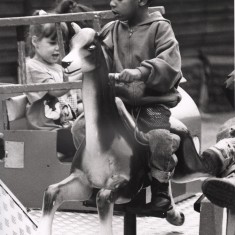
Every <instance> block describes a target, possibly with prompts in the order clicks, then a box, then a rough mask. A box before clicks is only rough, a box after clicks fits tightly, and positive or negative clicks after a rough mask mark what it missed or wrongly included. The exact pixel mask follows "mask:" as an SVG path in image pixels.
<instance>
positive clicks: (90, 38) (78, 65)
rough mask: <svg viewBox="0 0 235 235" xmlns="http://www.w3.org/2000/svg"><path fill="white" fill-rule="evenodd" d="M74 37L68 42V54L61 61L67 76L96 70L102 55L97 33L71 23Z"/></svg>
mask: <svg viewBox="0 0 235 235" xmlns="http://www.w3.org/2000/svg"><path fill="white" fill-rule="evenodd" d="M72 26H73V28H74V31H75V35H74V36H73V38H72V39H71V42H70V52H69V54H68V55H67V56H65V57H64V58H63V60H62V66H63V68H64V69H65V73H66V74H67V75H73V76H75V75H76V74H79V73H87V72H91V71H93V70H94V69H95V68H97V66H98V64H99V61H98V59H97V58H100V56H101V55H102V53H101V52H102V49H101V45H100V43H99V37H98V34H97V32H95V30H93V29H91V28H83V29H82V28H80V27H79V26H78V25H77V24H76V23H72Z"/></svg>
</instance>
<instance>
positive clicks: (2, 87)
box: [0, 6, 165, 132]
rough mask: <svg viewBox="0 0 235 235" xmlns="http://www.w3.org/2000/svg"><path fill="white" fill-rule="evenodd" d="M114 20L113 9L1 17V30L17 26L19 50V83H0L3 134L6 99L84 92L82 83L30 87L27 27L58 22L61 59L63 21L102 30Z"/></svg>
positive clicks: (156, 9)
mask: <svg viewBox="0 0 235 235" xmlns="http://www.w3.org/2000/svg"><path fill="white" fill-rule="evenodd" d="M149 11H150V12H154V11H160V12H161V13H162V14H164V13H165V9H164V7H162V6H158V7H150V8H149ZM113 19H114V14H113V13H112V11H110V10H106V11H91V12H81V13H69V14H48V15H41V16H24V17H10V18H0V27H15V28H16V38H17V47H18V66H19V68H18V84H8V83H0V110H1V111H2V112H1V114H0V132H2V131H3V130H4V126H5V125H6V124H5V122H6V111H5V108H4V104H3V102H2V101H4V100H5V99H7V98H9V97H11V96H16V95H18V94H22V93H24V92H35V91H50V90H56V89H57V90H59V89H60V90H61V89H81V82H68V81H66V80H65V81H64V82H62V83H53V84H43V83H38V84H27V77H26V65H25V58H26V54H25V32H26V26H29V25H33V24H45V23H55V24H56V30H57V38H58V44H59V48H60V54H61V57H64V55H65V51H64V43H63V37H62V30H61V27H60V23H61V22H73V21H76V22H79V21H84V20H87V21H92V22H93V28H94V29H95V30H97V31H99V30H100V29H101V27H102V24H103V23H104V22H105V23H106V22H107V21H109V20H113Z"/></svg>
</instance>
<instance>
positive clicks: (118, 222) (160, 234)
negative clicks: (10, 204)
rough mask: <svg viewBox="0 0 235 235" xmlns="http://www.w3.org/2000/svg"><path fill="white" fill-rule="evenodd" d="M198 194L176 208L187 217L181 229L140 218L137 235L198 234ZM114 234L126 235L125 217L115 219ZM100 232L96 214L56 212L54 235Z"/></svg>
mask: <svg viewBox="0 0 235 235" xmlns="http://www.w3.org/2000/svg"><path fill="white" fill-rule="evenodd" d="M198 197H199V195H195V196H192V197H190V198H187V199H185V200H183V201H181V202H179V203H177V207H178V209H179V210H180V211H182V212H183V213H184V215H185V223H184V224H183V225H182V226H179V227H178V226H173V225H170V224H169V223H168V222H167V221H166V220H165V219H161V218H155V217H137V234H138V235H179V234H180V235H198V234H199V219H200V214H199V213H197V212H196V211H194V209H193V204H194V202H195V201H196V200H197V198H198ZM29 214H30V215H31V217H32V218H33V219H34V220H35V221H36V222H37V221H38V220H39V218H40V214H41V212H40V211H38V210H32V211H30V212H29ZM113 231H114V234H115V235H123V216H121V215H115V216H114V219H113ZM98 233H99V221H98V215H97V214H94V213H92V214H91V213H74V212H56V214H55V218H54V222H53V235H77V234H82V235H94V234H98Z"/></svg>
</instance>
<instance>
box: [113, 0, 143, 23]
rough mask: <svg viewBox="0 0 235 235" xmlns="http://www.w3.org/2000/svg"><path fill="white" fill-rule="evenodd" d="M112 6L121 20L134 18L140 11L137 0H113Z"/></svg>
mask: <svg viewBox="0 0 235 235" xmlns="http://www.w3.org/2000/svg"><path fill="white" fill-rule="evenodd" d="M110 7H111V10H112V12H113V13H114V15H116V17H117V18H118V19H119V20H123V21H130V20H133V19H134V18H135V16H136V14H137V12H138V7H139V3H138V1H137V0H111V1H110Z"/></svg>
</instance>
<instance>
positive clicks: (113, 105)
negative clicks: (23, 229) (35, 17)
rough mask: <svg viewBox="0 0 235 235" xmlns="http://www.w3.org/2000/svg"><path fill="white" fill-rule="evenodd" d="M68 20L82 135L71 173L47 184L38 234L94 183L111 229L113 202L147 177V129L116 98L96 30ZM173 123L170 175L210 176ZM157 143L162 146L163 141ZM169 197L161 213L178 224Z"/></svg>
mask: <svg viewBox="0 0 235 235" xmlns="http://www.w3.org/2000/svg"><path fill="white" fill-rule="evenodd" d="M72 25H73V28H74V30H75V32H76V34H75V35H74V37H73V38H72V40H71V51H70V53H69V54H68V55H67V56H66V57H65V58H64V59H63V60H62V65H63V67H64V68H66V72H67V73H69V74H73V75H75V74H79V73H81V72H82V73H83V76H82V94H83V104H84V114H85V123H86V133H85V134H86V135H85V141H84V142H83V143H82V144H81V145H80V148H79V149H77V152H76V154H75V156H74V159H73V162H72V166H71V171H70V175H69V176H68V177H67V178H66V179H64V180H63V181H61V182H59V183H56V184H53V185H50V186H49V187H48V188H47V189H46V191H45V193H44V199H43V207H42V218H41V221H40V223H39V227H38V231H37V234H40V235H51V234H52V222H53V216H54V213H55V211H56V210H57V209H58V207H59V206H60V205H61V204H62V203H63V202H64V201H69V200H77V201H86V200H88V199H90V197H91V195H92V193H93V191H94V189H98V190H99V191H98V193H97V195H96V204H97V210H98V214H99V221H100V234H102V235H111V234H113V233H112V215H113V211H114V204H123V203H127V202H129V201H131V199H133V198H134V197H135V195H136V194H138V192H139V191H140V190H141V188H143V187H144V182H146V180H145V179H146V177H148V173H149V172H148V170H149V167H148V157H147V156H146V154H147V153H148V148H149V147H148V146H146V145H144V146H143V145H142V144H140V142H143V143H148V134H144V133H141V132H140V131H138V130H137V129H136V127H135V123H134V121H133V120H132V118H131V116H130V115H129V114H128V112H127V111H126V109H125V106H124V105H123V103H122V101H121V100H120V99H118V98H115V93H114V87H113V82H112V80H110V78H109V76H108V69H107V65H106V61H105V57H104V54H103V51H102V41H101V40H100V38H99V35H98V33H96V32H95V31H94V30H93V29H90V28H83V29H81V28H80V27H79V26H78V25H77V24H75V23H72ZM80 77H81V76H80ZM171 125H172V127H171V132H172V134H170V135H171V136H170V137H171V139H173V140H174V141H175V143H176V144H175V147H174V149H173V152H175V154H176V156H177V158H178V164H177V166H176V169H175V173H174V176H173V180H175V181H176V182H188V181H193V180H195V179H198V178H199V177H200V176H208V171H209V170H208V169H207V168H206V167H205V165H206V164H204V162H203V159H202V158H201V157H200V156H199V155H198V154H197V151H196V150H195V149H194V151H191V152H190V150H189V149H188V148H187V146H188V144H190V143H191V144H192V145H193V142H192V138H190V133H189V131H188V130H187V128H186V126H185V125H184V124H182V123H181V122H180V121H178V120H175V119H174V118H172V119H171ZM130 130H132V131H130ZM134 132H135V134H134ZM179 136H180V145H179ZM136 137H138V141H136ZM193 146H194V145H193ZM159 148H160V149H159V151H164V150H165V149H164V148H166V146H165V145H163V146H162V147H161V146H159ZM171 198H172V207H171V208H170V209H169V210H168V211H166V212H165V217H166V219H167V221H168V222H169V223H171V224H174V225H181V224H183V222H184V216H183V214H182V213H181V212H179V211H177V210H176V207H175V204H174V201H173V197H172V195H171Z"/></svg>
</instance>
